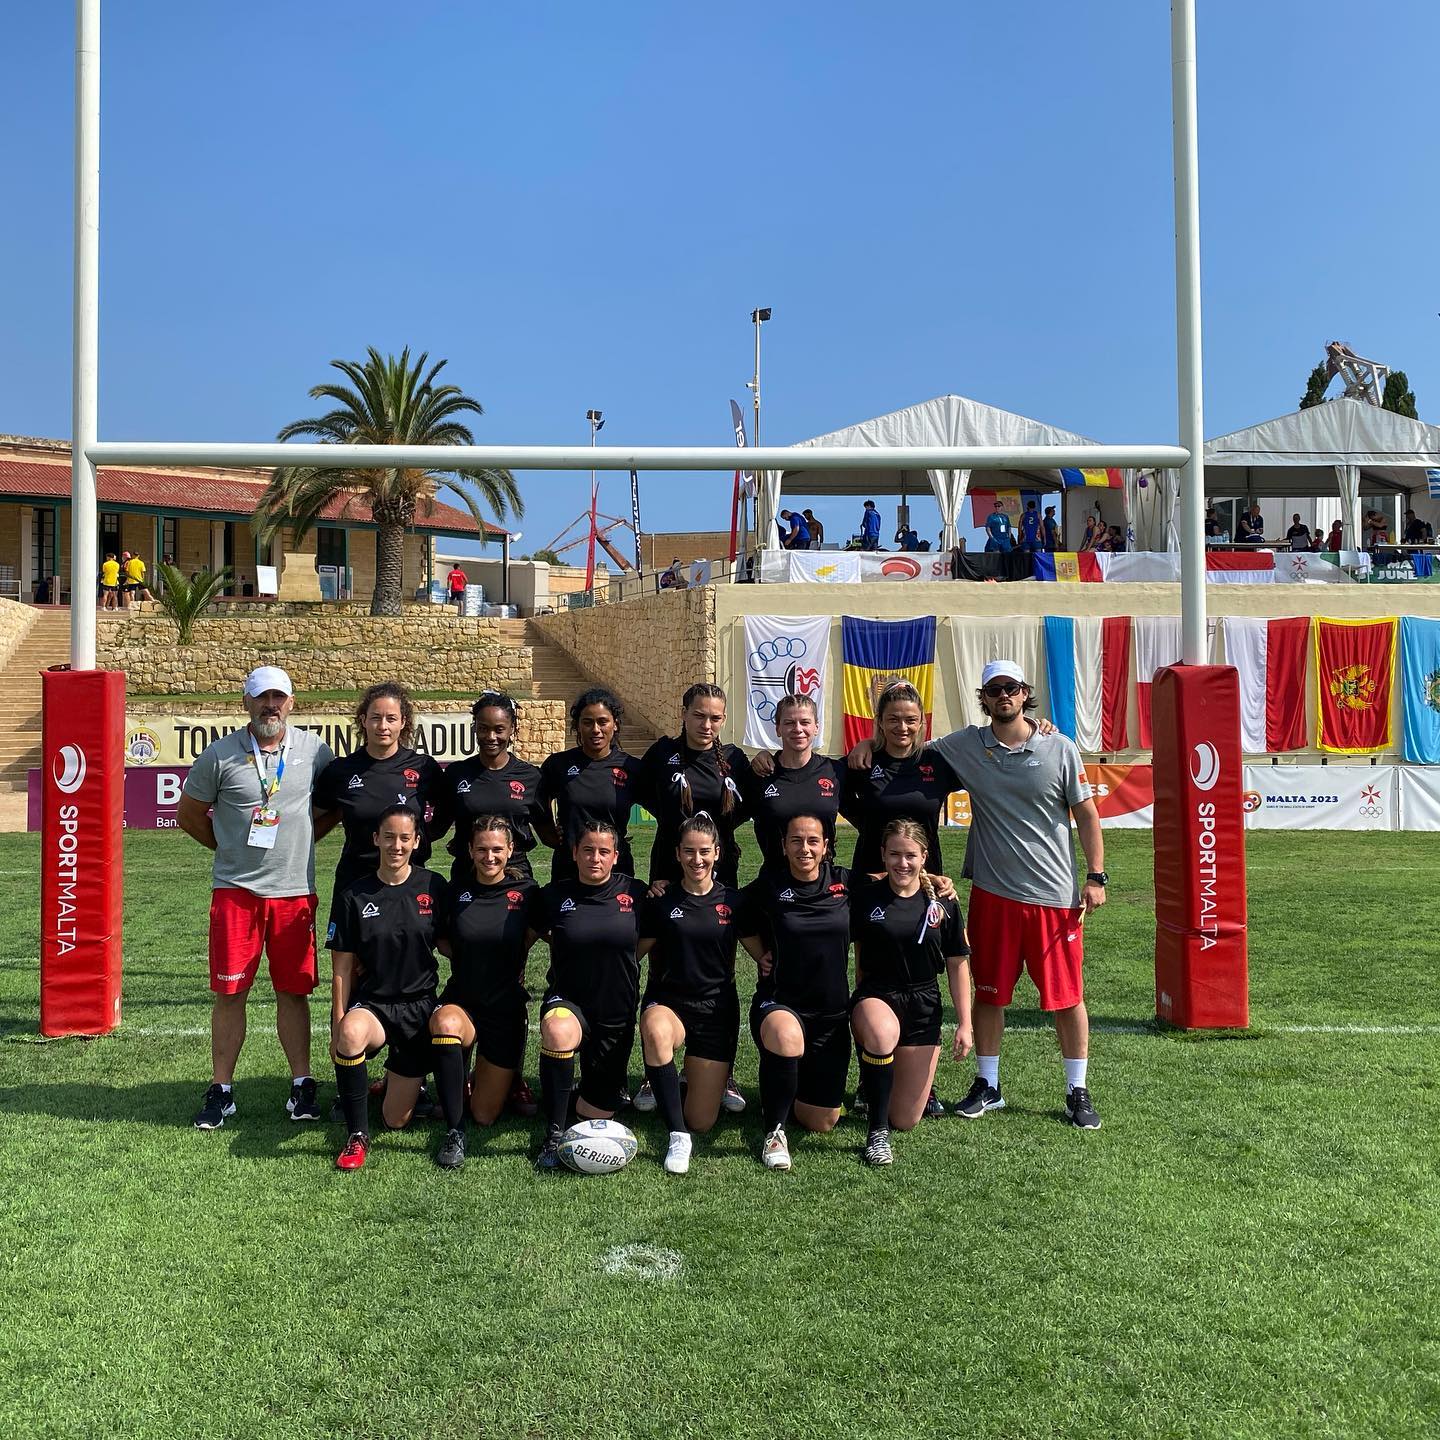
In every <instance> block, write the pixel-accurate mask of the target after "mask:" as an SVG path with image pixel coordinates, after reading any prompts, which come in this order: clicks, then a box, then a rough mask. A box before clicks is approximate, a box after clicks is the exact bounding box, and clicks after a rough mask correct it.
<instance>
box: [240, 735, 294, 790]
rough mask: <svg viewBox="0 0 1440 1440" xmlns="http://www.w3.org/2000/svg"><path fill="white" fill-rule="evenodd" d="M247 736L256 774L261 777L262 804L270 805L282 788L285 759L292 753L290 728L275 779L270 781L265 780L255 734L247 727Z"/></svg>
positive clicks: (281, 751)
mask: <svg viewBox="0 0 1440 1440" xmlns="http://www.w3.org/2000/svg"><path fill="white" fill-rule="evenodd" d="M245 736H246V738H247V739H248V740H249V742H250V750H251V754H252V756H253V757H254V760H255V773H256V774H257V775H258V776H259V777H260V803H261V804H262V805H268V804H269V803H270V801H271V800H273V799H274V798H275V792H276V791H277V790H278V789H279V788H280V781H281V780H282V779H283V778H284V776H285V757H286V756H287V755H288V754H289V753H290V727H289V726H288V725H287V726H286V727H285V743H284V744H283V745H282V746H281V747H280V763H279V764H278V765H277V766H276V767H275V778H274V779H273V780H270V781H267V780H266V779H265V767H264V766H263V765H262V764H261V763H260V756H261V753H262V752H261V749H260V742H259V741H258V740H257V739H256V738H255V732H254V731H253V730H251V729H250V728H249V727H248V726H247V727H246V729H245Z"/></svg>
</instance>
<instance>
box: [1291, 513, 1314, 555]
mask: <svg viewBox="0 0 1440 1440" xmlns="http://www.w3.org/2000/svg"><path fill="white" fill-rule="evenodd" d="M1285 538H1286V540H1288V541H1289V542H1290V548H1291V550H1308V549H1309V548H1310V527H1309V526H1308V525H1306V524H1305V523H1304V521H1302V520H1301V519H1300V516H1299V513H1298V512H1297V513H1296V514H1294V515H1292V516H1291V517H1290V528H1289V529H1288V530H1287V531H1286V532H1285Z"/></svg>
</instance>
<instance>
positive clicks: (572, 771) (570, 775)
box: [565, 765, 580, 780]
mask: <svg viewBox="0 0 1440 1440" xmlns="http://www.w3.org/2000/svg"><path fill="white" fill-rule="evenodd" d="M579 773H580V767H579V766H578V765H572V766H571V767H570V768H569V769H568V770H567V771H566V772H565V778H566V779H567V780H573V779H574V778H575V777H576V776H577V775H578V774H579Z"/></svg>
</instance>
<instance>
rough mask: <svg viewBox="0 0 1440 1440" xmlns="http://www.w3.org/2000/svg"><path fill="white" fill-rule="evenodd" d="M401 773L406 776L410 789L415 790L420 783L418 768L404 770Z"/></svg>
mask: <svg viewBox="0 0 1440 1440" xmlns="http://www.w3.org/2000/svg"><path fill="white" fill-rule="evenodd" d="M400 773H401V774H402V775H403V776H404V777H405V783H406V785H408V786H409V787H410V789H412V790H413V789H414V788H415V787H416V786H417V785H418V784H419V783H420V772H419V771H418V770H402V771H401V772H400Z"/></svg>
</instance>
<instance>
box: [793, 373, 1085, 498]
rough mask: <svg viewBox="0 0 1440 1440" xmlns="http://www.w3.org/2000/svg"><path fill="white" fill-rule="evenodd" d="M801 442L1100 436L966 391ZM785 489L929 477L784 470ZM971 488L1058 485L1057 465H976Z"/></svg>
mask: <svg viewBox="0 0 1440 1440" xmlns="http://www.w3.org/2000/svg"><path fill="white" fill-rule="evenodd" d="M799 443H800V444H801V445H847V446H866V445H1095V444H1098V443H1099V442H1098V441H1096V440H1092V439H1090V438H1089V437H1088V436H1085V435H1077V434H1076V433H1075V432H1074V431H1073V430H1061V429H1060V428H1059V427H1058V426H1056V425H1046V424H1045V423H1044V422H1043V421H1040V420H1031V419H1028V418H1027V417H1026V416H1024V415H1016V414H1014V413H1013V412H1012V411H1009V410H1000V409H998V408H997V407H995V406H994V405H984V404H982V403H981V402H980V401H979V400H970V399H967V398H966V397H965V396H964V395H937V396H936V397H935V399H933V400H926V401H925V402H924V403H923V404H920V405H908V406H906V407H905V409H903V410H896V411H894V412H892V413H891V414H889V415H878V416H876V417H875V419H873V420H863V421H861V422H860V424H858V425H847V426H846V427H845V428H844V429H843V430H834V431H832V432H831V433H830V434H828V435H817V436H815V438H814V439H813V440H802V441H800V442H799ZM782 483H783V484H784V486H785V489H786V490H787V491H794V492H795V493H796V494H803V495H856V496H864V495H877V494H878V495H898V494H900V493H901V492H902V491H906V492H909V493H911V494H928V493H929V491H930V477H929V475H928V473H927V472H926V471H924V470H905V471H900V470H893V469H880V468H877V469H875V470H859V471H856V470H795V471H792V470H787V471H786V472H785V476H784V480H783V482H782ZM970 486H971V489H974V490H1059V489H1060V488H1061V483H1060V474H1059V472H1058V471H1056V470H1035V471H1023V472H1021V471H1011V470H987V471H979V470H977V471H975V472H974V473H973V474H972V475H971V480H970Z"/></svg>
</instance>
